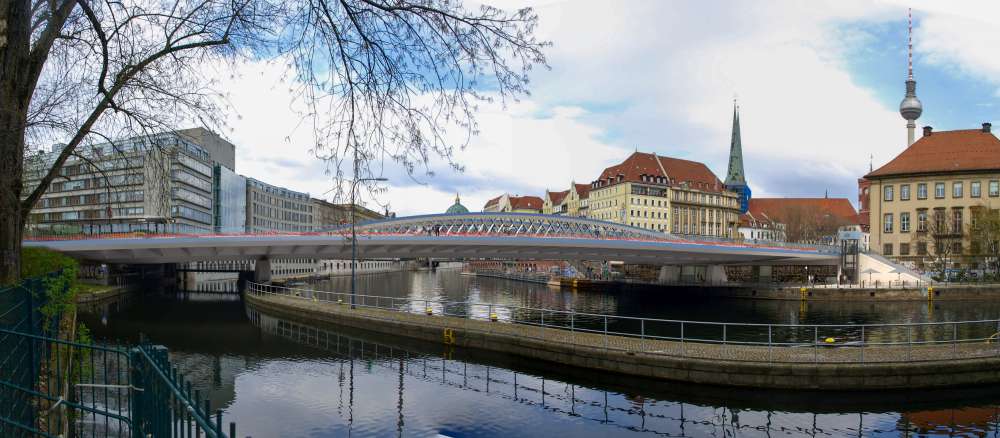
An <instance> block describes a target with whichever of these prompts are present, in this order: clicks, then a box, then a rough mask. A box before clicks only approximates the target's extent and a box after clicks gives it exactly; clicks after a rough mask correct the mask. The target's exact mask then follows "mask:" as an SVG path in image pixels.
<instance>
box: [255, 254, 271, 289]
mask: <svg viewBox="0 0 1000 438" xmlns="http://www.w3.org/2000/svg"><path fill="white" fill-rule="evenodd" d="M253 281H254V282H255V283H262V284H263V283H271V259H269V258H267V257H263V258H260V259H257V261H256V262H255V263H254V269H253Z"/></svg>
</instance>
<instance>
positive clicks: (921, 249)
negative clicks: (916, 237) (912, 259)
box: [917, 242, 927, 255]
mask: <svg viewBox="0 0 1000 438" xmlns="http://www.w3.org/2000/svg"><path fill="white" fill-rule="evenodd" d="M917 255H927V242H917Z"/></svg>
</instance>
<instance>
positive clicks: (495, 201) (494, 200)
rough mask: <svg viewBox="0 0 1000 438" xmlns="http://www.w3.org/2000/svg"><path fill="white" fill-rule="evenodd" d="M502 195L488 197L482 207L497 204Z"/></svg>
mask: <svg viewBox="0 0 1000 438" xmlns="http://www.w3.org/2000/svg"><path fill="white" fill-rule="evenodd" d="M502 197H503V195H500V196H497V197H496V198H493V199H490V200H489V201H486V205H485V206H484V207H483V208H486V207H489V206H491V205H497V204H498V203H499V202H500V198H502Z"/></svg>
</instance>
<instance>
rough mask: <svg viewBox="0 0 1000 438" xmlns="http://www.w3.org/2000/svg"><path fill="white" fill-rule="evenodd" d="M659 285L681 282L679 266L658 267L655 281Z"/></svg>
mask: <svg viewBox="0 0 1000 438" xmlns="http://www.w3.org/2000/svg"><path fill="white" fill-rule="evenodd" d="M656 280H657V281H658V282H660V283H677V282H679V281H681V267H680V266H673V265H671V266H660V275H659V276H658V277H657V279H656Z"/></svg>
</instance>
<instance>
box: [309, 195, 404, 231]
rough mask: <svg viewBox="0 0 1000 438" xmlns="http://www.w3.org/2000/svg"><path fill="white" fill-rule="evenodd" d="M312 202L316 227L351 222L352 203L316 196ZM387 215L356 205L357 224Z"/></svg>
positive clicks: (320, 227) (327, 227) (321, 227)
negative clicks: (329, 200)
mask: <svg viewBox="0 0 1000 438" xmlns="http://www.w3.org/2000/svg"><path fill="white" fill-rule="evenodd" d="M310 202H312V204H313V219H314V221H315V223H314V224H313V228H314V229H316V230H324V229H330V228H333V227H338V226H341V225H347V224H350V223H351V205H350V204H334V203H332V202H327V201H324V200H322V199H315V198H314V199H312V200H311V201H310ZM386 217H388V215H383V214H380V213H379V212H377V211H374V210H369V209H367V208H365V207H363V206H360V205H355V206H354V223H355V224H360V223H363V222H368V221H373V220H379V219H385V218H386Z"/></svg>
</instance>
